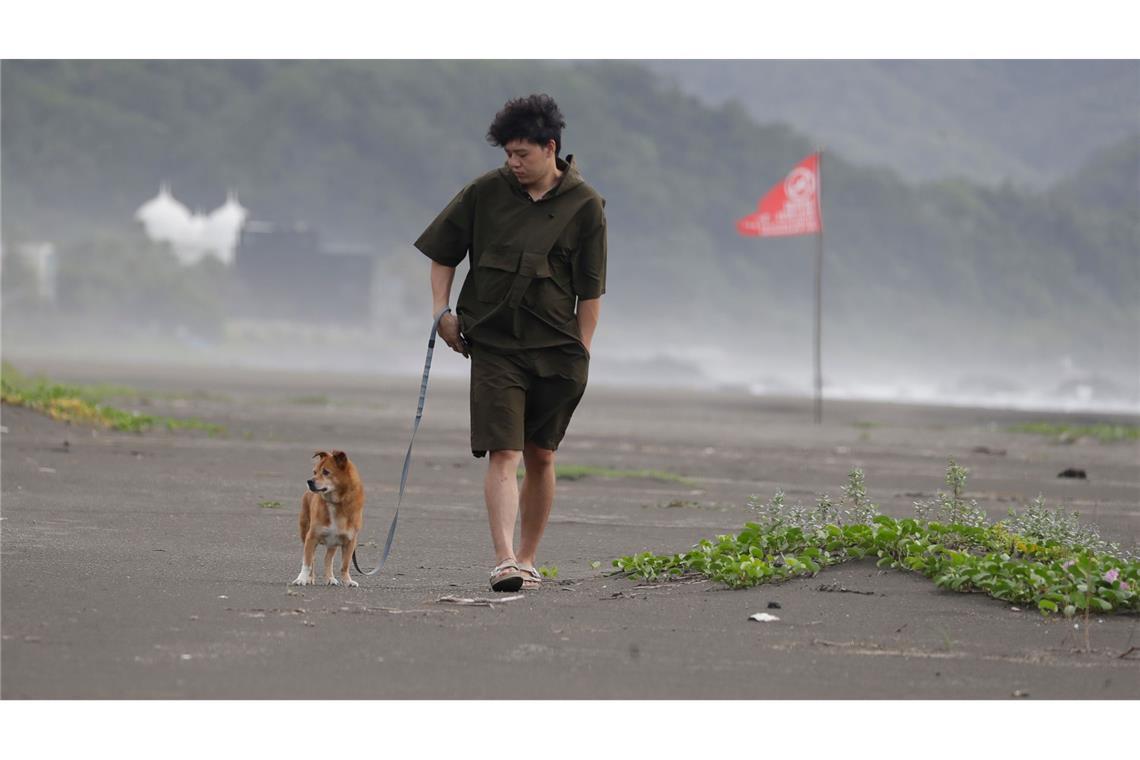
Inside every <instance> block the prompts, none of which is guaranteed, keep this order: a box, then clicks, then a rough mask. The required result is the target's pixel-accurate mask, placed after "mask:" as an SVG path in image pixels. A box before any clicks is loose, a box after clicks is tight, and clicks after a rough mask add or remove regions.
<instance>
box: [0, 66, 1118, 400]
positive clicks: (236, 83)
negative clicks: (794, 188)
mask: <svg viewBox="0 0 1140 760" xmlns="http://www.w3.org/2000/svg"><path fill="white" fill-rule="evenodd" d="M2 73H3V82H2V84H3V104H2V105H3V125H2V126H3V134H2V139H3V156H2V161H3V163H2V171H3V177H2V179H3V188H4V196H3V202H4V214H3V216H4V218H3V223H4V240H5V246H6V248H7V247H8V246H11V245H13V244H15V243H18V242H20V241H21V240H36V239H49V240H57V241H62V242H66V241H68V240H78V239H82V238H83V237H84V236H86V235H89V234H90V233H91V231H92V230H94V229H97V228H106V227H115V226H119V227H127V226H129V225H130V224H131V222H130V218H131V215H132V213H133V212H134V210H135V208H137V206H138V205H139V204H140V203H142V202H143V201H144V200H146V199H147V198H149V197H151V196H153V195H154V194H155V192H156V191H157V189H158V185H159V182H160V181H163V180H166V181H169V182H171V183H172V185H173V189H174V193H175V195H176V196H177V197H178V198H179V199H181V200H183V201H184V202H186V203H187V204H188V205H190V206H191V208H194V207H196V206H197V207H201V208H204V209H208V208H211V207H213V206H215V205H217V204H219V203H220V202H221V201H222V199H223V198H224V194H225V191H226V189H227V188H233V189H235V190H237V191H238V193H239V195H240V198H241V201H242V203H243V204H244V205H245V206H246V207H248V208H250V209H251V210H252V212H253V215H254V217H255V218H259V219H269V220H279V221H291V220H294V219H304V220H307V221H309V222H311V223H314V224H315V225H317V226H318V227H319V228H320V229H321V230H322V234H323V235H324V236H325V237H326V238H327V239H330V240H333V241H336V242H346V243H363V244H366V245H369V246H372V247H374V248H376V249H377V250H379V251H381V252H382V253H383V254H384V255H385V257H386V260H387V261H388V262H389V271H390V273H391V277H392V279H393V281H394V282H398V283H403V285H404V286H405V292H406V296H405V298H406V302H407V303H406V307H407V311H408V313H409V315H410V316H409V320H410V323H411V324H414V325H416V326H418V325H419V322H420V321H422V320H420V319H419V317H422V314H420V313H419V312H420V311H423V310H426V308H427V307H426V306H424V305H423V302H424V300H425V299H426V294H427V291H426V269H425V268H424V261H423V260H422V257H421V256H420V255H419V254H418V253H416V252H415V251H414V249H412V248H411V245H410V243H411V241H412V240H414V239H415V237H416V236H417V235H418V233H419V232H420V231H421V230H422V229H423V227H424V226H425V225H426V224H427V222H428V221H430V219H431V218H432V217H433V216H434V215H435V213H437V211H438V210H439V209H440V208H441V207H442V206H443V205H444V204H445V203H446V202H447V201H448V200H449V199H450V198H451V197H452V196H453V195H454V194H455V192H456V191H457V190H458V189H459V188H460V187H461V186H462V184H463V183H465V182H466V181H468V180H470V179H471V178H472V177H474V176H476V175H477V174H479V173H481V172H483V171H485V170H487V169H488V168H491V167H494V166H496V165H498V163H499V162H500V161H501V160H502V154H501V152H500V151H499V150H498V149H494V148H491V147H490V146H488V145H487V144H486V143H485V142H484V134H485V132H486V128H487V125H488V124H489V122H490V119H491V117H492V115H493V113H494V111H495V110H497V109H498V108H499V107H500V106H501V104H502V103H503V102H504V101H505V100H506V99H508V98H509V97H513V96H516V95H518V94H523V93H527V92H531V91H538V90H542V91H547V92H550V93H551V94H552V95H554V96H555V98H556V99H557V100H558V102H559V103H560V105H561V106H562V108H563V110H564V112H565V113H566V115H567V120H568V122H569V126H568V128H567V130H566V132H565V133H564V136H563V141H564V146H565V147H564V152H566V153H573V154H576V156H577V158H578V161H579V162H580V166H581V167H582V171H583V174H584V176H585V177H586V179H587V180H588V181H590V182H591V183H592V184H593V185H594V186H595V187H597V188H598V189H599V191H600V192H601V193H602V194H603V195H604V196H605V197H606V198H607V201H608V205H607V212H608V215H609V220H610V221H609V234H610V252H611V256H610V266H609V295H607V301H606V307H605V309H606V311H605V314H606V320H607V330H608V331H609V333H608V334H609V335H611V336H621V339H623V340H626V341H628V342H629V344H630V345H631V346H635V347H636V348H637V349H639V350H643V351H653V350H665V351H668V350H669V349H671V348H674V347H677V346H681V345H693V344H694V343H699V344H701V345H705V344H710V345H711V344H717V345H720V346H721V347H723V348H724V349H725V350H730V351H738V350H742V349H743V350H744V351H746V352H747V353H749V354H750V355H751V356H752V357H753V358H754V359H755V360H756V361H761V362H763V361H769V360H768V359H767V358H766V357H771V359H770V363H771V364H772V365H773V366H775V365H779V364H785V363H796V364H798V363H801V362H804V361H807V360H808V358H807V357H808V356H809V354H808V353H807V352H806V351H805V350H804V348H803V347H804V346H807V345H810V330H811V316H810V315H811V311H810V305H811V298H812V295H811V294H812V289H811V277H812V275H811V272H812V252H813V250H814V242H813V240H812V239H810V238H798V239H786V240H756V239H745V238H741V237H739V236H738V235H737V234H736V232H735V228H734V222H735V220H736V219H737V218H738V217H740V216H742V215H744V214H745V213H748V212H749V211H751V210H752V209H753V208H754V207H755V204H756V200H757V199H758V198H759V197H760V196H761V195H762V194H763V193H764V192H765V191H766V190H767V189H768V187H770V186H771V185H772V184H774V183H775V182H777V181H779V180H780V179H781V178H782V177H783V175H784V173H785V172H786V171H788V169H790V168H791V167H792V166H793V165H794V164H795V163H796V162H797V161H799V160H800V159H801V158H802V157H803V156H804V155H805V154H807V153H808V152H810V151H811V150H812V149H813V147H814V142H813V140H812V139H810V138H809V137H807V136H806V135H804V134H801V133H799V132H797V131H795V130H793V129H792V128H790V127H788V126H784V125H780V124H762V123H758V122H757V121H756V119H755V118H754V117H753V116H752V115H750V114H749V113H748V112H747V111H745V110H744V109H743V108H742V107H740V106H739V105H735V104H729V105H727V106H724V107H711V106H709V105H707V104H705V103H703V102H702V101H701V100H699V99H697V98H695V97H693V96H691V95H689V94H686V93H684V92H682V91H680V90H678V89H677V88H675V87H671V86H670V85H669V83H668V82H667V81H666V80H664V79H662V78H661V77H660V76H658V75H656V74H654V73H653V72H651V71H649V70H648V69H647V68H645V67H643V66H640V65H635V64H630V63H619V62H612V63H610V62H599V63H584V64H577V65H572V66H571V65H566V64H549V65H547V64H540V63H525V62H467V61H461V62H414V61H409V62H367V61H345V62H290V63H275V62H255V61H237V62H225V61H219V62H211V61H199V62H176V61H163V62H132V61H126V62H68V63H54V62H15V63H13V62H6V63H5V64H4V66H3V69H2ZM914 108H915V109H916V113H915V114H914V115H915V118H919V119H920V118H921V110H922V103H921V102H917V101H916V102H915V103H914ZM988 118H991V119H992V120H994V121H998V120H1000V119H1001V114H1000V113H993V114H990V115H989V117H988ZM917 129H918V130H919V131H921V130H922V126H921V124H920V125H918V127H917ZM1106 129H1107V128H1106ZM1030 131H1031V130H1030ZM1027 134H1028V131H1027ZM1034 134H1036V133H1034ZM1026 142H1027V143H1030V142H1033V140H1032V139H1029V138H1027V139H1026ZM1127 145H1133V146H1134V145H1135V141H1134V140H1133V141H1132V142H1129V143H1127ZM1118 155H1121V154H1118V153H1117V152H1113V151H1109V152H1107V153H1105V154H1104V155H1103V156H1099V157H1094V158H1093V159H1092V160H1090V162H1089V163H1088V164H1087V165H1085V166H1083V167H1080V168H1079V170H1077V171H1074V172H1073V173H1072V176H1071V177H1069V178H1068V179H1066V180H1065V181H1064V182H1061V183H1059V184H1057V186H1056V188H1055V189H1051V190H1046V191H1042V192H1028V191H1023V190H1018V189H1015V188H1013V187H1010V186H996V187H995V186H988V185H978V184H974V183H971V182H969V181H965V180H961V179H953V180H945V181H940V182H936V183H929V184H920V185H916V184H912V183H908V182H906V181H904V180H902V179H901V178H900V177H899V175H898V174H896V173H894V172H892V171H890V170H888V169H883V168H874V167H865V166H862V165H861V164H860V163H853V162H850V161H849V160H848V158H847V156H846V155H845V153H844V152H843V151H842V150H838V149H837V150H834V151H831V152H829V153H828V154H827V155H826V156H825V159H824V170H823V171H824V180H823V184H824V217H825V225H826V228H827V250H826V265H825V266H826V271H825V286H824V287H825V302H826V303H825V342H826V345H827V351H828V354H829V356H830V357H834V359H835V364H836V365H837V366H838V365H841V364H842V363H844V362H847V363H856V362H858V363H861V364H874V363H883V364H890V363H891V362H894V363H895V364H897V363H898V362H904V363H906V364H908V365H913V366H915V367H920V368H922V369H923V370H925V371H928V372H935V373H937V372H941V371H946V372H951V371H955V372H956V371H961V370H963V369H964V368H969V367H974V366H977V367H986V366H991V365H993V364H994V363H995V362H997V363H1002V364H1010V365H1015V366H1017V367H1018V369H1019V371H1027V372H1028V371H1031V370H1030V364H1029V363H1030V362H1034V363H1038V364H1042V365H1047V366H1055V365H1057V364H1058V363H1060V362H1061V361H1062V360H1064V361H1072V362H1075V363H1076V364H1078V365H1081V366H1084V365H1087V366H1092V367H1100V368H1104V369H1105V370H1111V371H1114V372H1122V373H1124V374H1125V375H1127V376H1129V377H1135V375H1136V369H1137V367H1138V366H1140V358H1138V357H1137V345H1136V339H1135V338H1136V331H1137V325H1138V324H1140V306H1138V305H1137V299H1136V298H1135V293H1136V292H1138V291H1140V271H1138V270H1140V265H1138V263H1137V250H1140V238H1138V236H1137V226H1136V206H1135V204H1134V203H1129V202H1128V201H1127V200H1125V199H1122V198H1120V197H1119V192H1118V191H1116V190H1113V189H1112V188H1118V189H1119V188H1124V189H1127V188H1128V187H1129V184H1128V177H1129V176H1136V172H1137V171H1138V170H1140V168H1138V166H1137V156H1136V152H1135V150H1133V151H1132V153H1131V154H1129V155H1128V156H1125V157H1123V158H1118V157H1117V156H1118ZM1106 156H1107V158H1106ZM860 158H861V159H862V158H865V156H860ZM1025 160H1026V161H1029V158H1026V159H1025ZM1092 220H1096V223H1092ZM393 329H395V328H393ZM940 362H944V367H940V366H939V363H940Z"/></svg>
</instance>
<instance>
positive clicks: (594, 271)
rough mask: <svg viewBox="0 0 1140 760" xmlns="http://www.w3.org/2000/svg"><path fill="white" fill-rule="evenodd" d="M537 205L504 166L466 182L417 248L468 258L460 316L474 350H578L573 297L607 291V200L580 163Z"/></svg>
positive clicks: (442, 258) (569, 160)
mask: <svg viewBox="0 0 1140 760" xmlns="http://www.w3.org/2000/svg"><path fill="white" fill-rule="evenodd" d="M555 160H556V162H557V166H558V168H559V170H560V171H561V172H562V177H561V178H560V179H559V181H558V184H557V185H555V186H554V187H553V188H551V189H550V191H549V192H547V193H546V195H544V196H543V197H542V198H541V199H540V200H537V201H535V200H533V199H532V198H531V197H530V194H529V193H527V191H526V189H525V188H523V186H522V185H521V184H519V181H518V178H517V177H515V175H514V173H513V172H511V170H510V168H509V167H508V166H507V165H506V164H505V163H504V164H503V166H502V167H500V168H498V169H495V170H493V171H490V172H487V173H486V174H484V175H483V176H481V177H479V178H478V179H476V180H475V181H474V182H472V183H470V184H469V185H467V186H466V187H465V188H463V190H461V191H460V192H459V194H458V195H456V196H455V198H453V199H452V200H451V202H450V203H449V204H447V207H446V208H445V209H444V210H443V211H442V212H440V214H439V216H437V217H436V218H435V220H434V221H433V222H432V223H431V224H430V225H428V228H427V229H426V230H424V232H423V234H422V235H420V237H419V239H418V240H416V242H415V246H416V248H418V249H419V250H420V251H422V252H423V253H424V254H426V255H427V256H429V257H430V258H431V259H433V260H434V261H437V262H439V263H440V264H443V265H444V266H449V267H455V266H458V265H459V263H460V262H461V261H463V259H464V258H465V257H466V256H467V254H468V252H470V254H471V260H470V267H471V268H470V270H469V272H468V273H467V278H466V279H465V280H464V282H463V288H462V289H461V290H460V292H459V300H458V302H457V303H456V308H455V312H456V316H457V317H458V318H459V327H460V330H462V332H463V334H464V336H466V337H467V338H468V339H469V340H470V341H471V342H472V343H476V344H479V345H483V346H487V347H489V348H492V349H497V350H500V351H512V350H518V349H532V348H547V347H551V346H564V345H567V344H574V343H579V344H581V343H582V336H581V332H580V330H579V328H578V317H577V314H576V309H575V299H590V298H599V297H601V295H602V294H603V293H605V292H606V216H605V210H604V208H605V199H603V198H602V196H600V195H598V193H597V191H595V190H594V189H593V188H592V187H590V186H589V185H588V184H586V182H585V181H584V180H583V179H582V175H581V174H580V173H579V171H578V168H577V167H576V166H575V165H574V157H573V156H567V157H566V160H565V161H563V160H562V159H561V158H558V159H555Z"/></svg>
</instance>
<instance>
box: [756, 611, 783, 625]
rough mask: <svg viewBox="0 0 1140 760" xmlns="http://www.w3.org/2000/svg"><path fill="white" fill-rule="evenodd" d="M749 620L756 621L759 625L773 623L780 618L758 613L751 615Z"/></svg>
mask: <svg viewBox="0 0 1140 760" xmlns="http://www.w3.org/2000/svg"><path fill="white" fill-rule="evenodd" d="M748 619H749V620H755V621H756V622H757V623H771V622H772V621H775V620H779V619H780V618H778V617H776V616H775V615H769V614H768V613H767V612H757V613H756V614H755V615H749V616H748Z"/></svg>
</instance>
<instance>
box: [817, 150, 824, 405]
mask: <svg viewBox="0 0 1140 760" xmlns="http://www.w3.org/2000/svg"><path fill="white" fill-rule="evenodd" d="M818 155H819V159H818V161H819V163H818V164H817V169H816V175H817V177H818V182H819V187H817V188H816V194H815V199H816V200H815V202H816V213H817V214H818V216H819V233H818V234H817V236H816V244H817V245H816V249H815V424H817V425H818V424H820V423H821V422H822V421H823V372H822V369H821V367H820V365H821V363H822V350H821V348H820V344H821V343H822V332H823V148H820V149H819V151H818Z"/></svg>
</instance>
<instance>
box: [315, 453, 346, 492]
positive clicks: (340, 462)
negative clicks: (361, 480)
mask: <svg viewBox="0 0 1140 760" xmlns="http://www.w3.org/2000/svg"><path fill="white" fill-rule="evenodd" d="M313 459H314V460H315V462H316V463H315V464H314V465H313V477H312V478H310V479H309V481H308V485H309V490H310V491H312V492H313V493H330V492H332V491H336V490H338V489H339V488H340V487H341V486H342V485H347V484H348V464H349V462H348V457H347V456H346V455H345V453H344V452H343V451H334V452H332V453H331V454H330V453H329V452H327V451H318V452H317V453H315V454H313Z"/></svg>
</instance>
